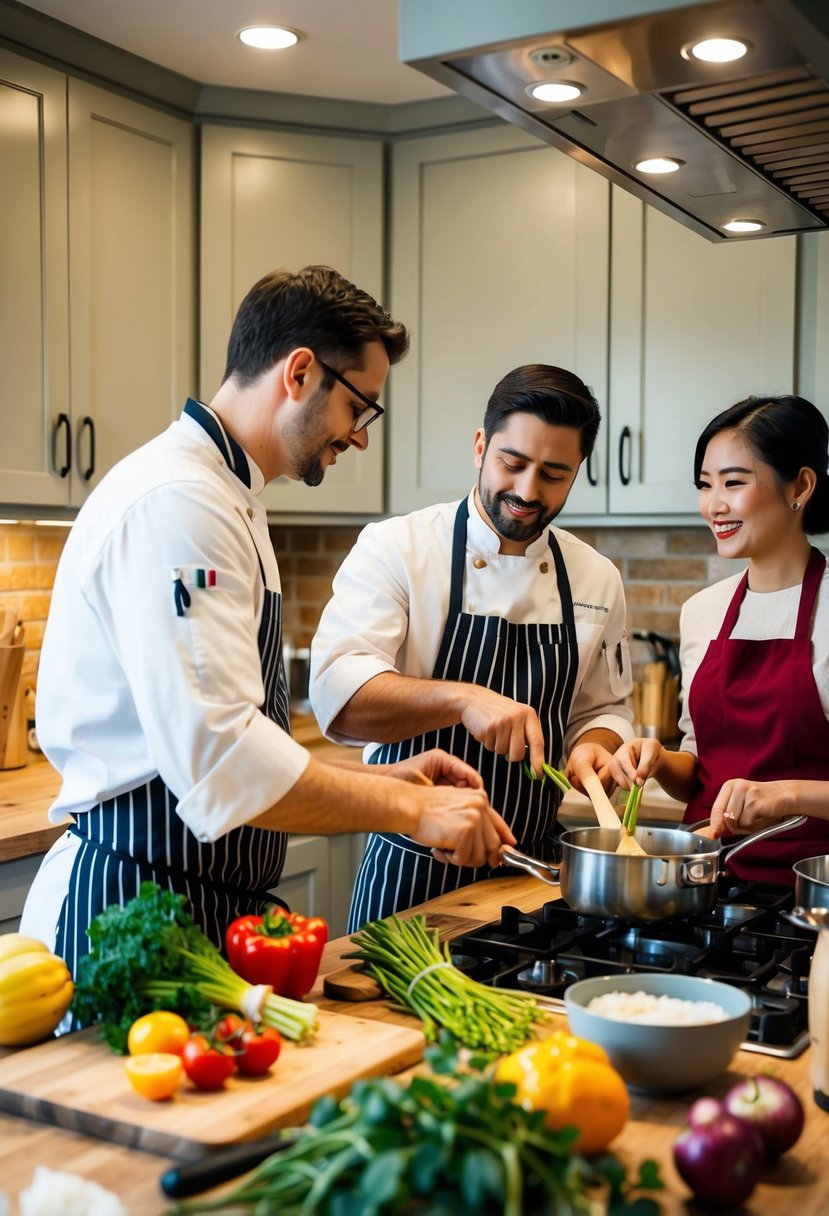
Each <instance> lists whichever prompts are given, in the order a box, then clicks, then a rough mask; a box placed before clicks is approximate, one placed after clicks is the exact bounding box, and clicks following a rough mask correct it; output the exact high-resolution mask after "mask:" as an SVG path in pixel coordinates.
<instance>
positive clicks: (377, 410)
mask: <svg viewBox="0 0 829 1216" xmlns="http://www.w3.org/2000/svg"><path fill="white" fill-rule="evenodd" d="M317 361H318V362H319V365H320V367H321V368H322V369H323V371H326V372H328V374H329V376H333V377H334V379H335V380H339V382H340V384H341V385H342V386H343V388H347V389H348V391H349V392H350V393H353V395H354V396H355V397H356V398H357V400H358V401H362V403H363V405H364V407H365V408H364V409H362V410H358V409H357V407H356V406H352V409H353V410H354V425H353V426H352V428H351V430H352V433H353V432H354V431H363V430H365V428H366V427H367V426H368V425H369V423H371V422H374V419H375V418H379V417H380V415H381V414H382V413H383V407H382V405H378V404H377V402H376V401H372V400H371V398H370V397H367V396H366V395H365V393H361V392H360V390H359V389H358V388H355V386H354V385H353V384H352V383H351V381H350V380H346V378H345V376H341V375H340V373H339V372H338V371H335V369H334V368H333V367H329V366H328V364H327V363H323V361H322V359H320V357H319V355H317Z"/></svg>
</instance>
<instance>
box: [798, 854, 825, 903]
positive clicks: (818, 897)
mask: <svg viewBox="0 0 829 1216" xmlns="http://www.w3.org/2000/svg"><path fill="white" fill-rule="evenodd" d="M792 869H793V870H794V874H795V878H794V902H795V903H796V904H797V905H798V907H800V908H829V856H826V855H825V854H824V855H823V856H821V857H806V858H804V859H803V861H797V862H795V864H794V865H793V866H792Z"/></svg>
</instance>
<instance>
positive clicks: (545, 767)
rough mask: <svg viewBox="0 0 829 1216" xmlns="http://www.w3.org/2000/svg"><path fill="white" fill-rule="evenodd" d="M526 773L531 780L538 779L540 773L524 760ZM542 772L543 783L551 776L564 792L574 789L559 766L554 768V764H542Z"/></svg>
mask: <svg viewBox="0 0 829 1216" xmlns="http://www.w3.org/2000/svg"><path fill="white" fill-rule="evenodd" d="M524 773H525V775H526V776H527V777H528V778H529V779H530V781H538V773H537V772H536V771H535V769H534V768H531V767H530V765H529V764H527V762H526V760H525V761H524ZM541 773H542V776H541V784H542V785H543V784H544V782H545V781H546V779H547V778H548V777H549V778H550V780H551V781H553V782H554V783H555V784H556V785H557V786H558V788H559V789H560V790H561V792H562V793H563V794H566V793H567V791H568V790H569V789H572V786H571V785H570V782H569V781H568V780H567V778H566V777H565V776H564V773H561V772H559V770H558V769H557V768H553V766H552V764H542V766H541Z"/></svg>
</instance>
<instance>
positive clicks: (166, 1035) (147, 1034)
mask: <svg viewBox="0 0 829 1216" xmlns="http://www.w3.org/2000/svg"><path fill="white" fill-rule="evenodd" d="M189 1038H190V1027H189V1026H188V1025H187V1023H186V1022H185V1020H184V1018H183V1017H181V1016H180V1015H179V1014H177V1013H170V1012H169V1011H168V1010H166V1009H156V1010H154V1012H153V1013H145V1014H144V1016H143V1018H138V1020H137V1021H135V1022H133V1024H132V1026H130V1028H129V1033H128V1035H127V1050H128V1051H129V1053H130V1055H131V1056H137V1055H146V1054H147V1053H148V1052H159V1051H160V1052H167V1053H169V1054H170V1055H174V1056H180V1055H181V1052H182V1049H183V1047H184V1044H185V1043H186V1042H187V1040H188V1039H189Z"/></svg>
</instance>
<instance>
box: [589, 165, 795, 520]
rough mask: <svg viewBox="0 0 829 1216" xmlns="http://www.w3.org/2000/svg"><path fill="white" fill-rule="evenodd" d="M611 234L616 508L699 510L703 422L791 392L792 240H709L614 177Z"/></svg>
mask: <svg viewBox="0 0 829 1216" xmlns="http://www.w3.org/2000/svg"><path fill="white" fill-rule="evenodd" d="M611 241H612V249H613V254H612V263H611V285H612V286H611V314H610V315H611V324H610V410H609V416H610V428H609V439H610V457H611V480H610V510H611V512H612V513H613V514H614V515H626V514H629V513H637V514H659V515H664V514H669V513H688V512H696V509H697V492H696V490H695V488H694V486H693V484H692V479H693V459H694V448H695V446H696V441H697V438H698V436H699V434H700V432H701V431H702V429H703V427H704V426H705V425H706V424H707V423H708V422H709V421H710V420H711V419H712V418H713V417H714V416H715V415H716V414H718V413H719V412H720V411H721V410H724V409H726V408H727V406H729V405H732V404H733V403H734V402H735V401H739V400H741V399H742V398H744V397H747V396H749V395H750V394H751V393H764V392H765V393H790V392H791V391H792V387H793V380H794V359H795V267H796V243H795V238H794V237H793V236H791V237H774V238H773V239H767V240H762V241H745V242H743V243H740V242H739V241H734V242H733V243H732V242H729V243H727V244H712V243H711V242H709V241H706V240H705V239H704V238H703V237H700V236H697V235H696V233H693V232H690V231H689V230H688V229H687V228H683V227H682V226H681V225H680V224H677V223H676V222H675V221H674V220H671V219H668V217H667V216H664V215H663V214H662V213H661V212H659V211H655V210H654V209H653V208H652V207H646V206H644V204H642V203H641V202H639V200H638V199H635V198H633V196H632V195H630V194H627V193H626V192H624V191H622V190H619V189H617V188H616V187H614V191H613V222H612V238H611ZM626 479H627V484H625V480H626Z"/></svg>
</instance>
